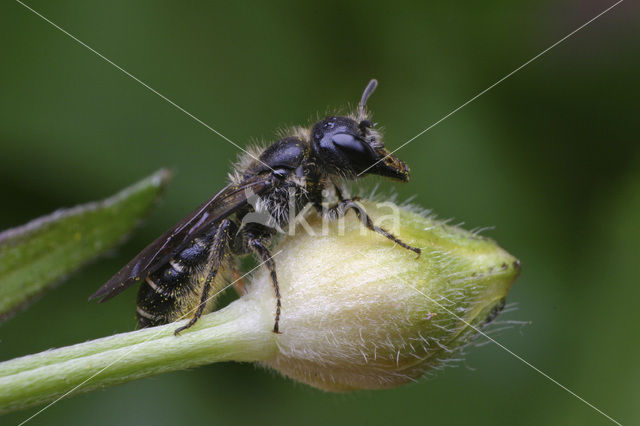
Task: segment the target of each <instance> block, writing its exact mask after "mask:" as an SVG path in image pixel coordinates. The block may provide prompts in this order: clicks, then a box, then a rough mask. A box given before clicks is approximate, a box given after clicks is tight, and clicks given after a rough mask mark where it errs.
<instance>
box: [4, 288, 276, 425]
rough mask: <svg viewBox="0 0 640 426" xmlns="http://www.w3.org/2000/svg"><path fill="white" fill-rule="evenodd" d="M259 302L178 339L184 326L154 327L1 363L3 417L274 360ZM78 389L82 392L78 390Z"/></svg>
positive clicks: (242, 304)
mask: <svg viewBox="0 0 640 426" xmlns="http://www.w3.org/2000/svg"><path fill="white" fill-rule="evenodd" d="M263 316H264V313H263V312H262V310H261V309H259V308H258V307H257V306H256V305H255V302H254V300H253V299H251V298H249V299H239V300H237V301H235V302H233V303H231V304H230V305H229V306H228V307H227V308H225V309H222V310H220V311H217V312H214V313H212V314H210V315H206V316H204V317H203V318H202V319H201V320H200V321H198V323H197V324H196V325H195V326H194V327H192V328H191V329H189V330H187V331H185V332H183V333H182V334H181V335H180V336H178V337H176V336H174V334H173V332H174V330H175V329H176V328H177V327H178V326H179V323H173V324H168V325H165V326H160V327H154V328H149V329H144V330H138V331H133V332H129V333H123V334H118V335H115V336H110V337H106V338H102V339H97V340H93V341H89V342H85V343H80V344H77V345H73V346H68V347H65V348H60V349H54V350H49V351H45V352H42V353H39V354H34V355H29V356H25V357H22V358H17V359H14V360H10V361H5V362H3V363H0V413H1V412H7V411H11V410H15V409H18V408H24V407H27V406H30V405H35V404H41V403H44V402H47V401H52V400H55V399H56V398H59V397H61V396H63V395H65V394H66V393H68V392H69V391H71V390H72V389H73V393H76V392H86V391H89V390H93V389H96V388H101V387H106V386H111V385H115V384H119V383H124V382H128V381H131V380H135V379H139V378H142V377H147V376H151V375H154V374H159V373H164V372H167V371H174V370H181V369H186V368H190V367H195V366H198V365H203V364H209V363H212V362H220V361H229V360H233V361H260V360H264V359H266V358H268V357H270V356H272V355H273V353H274V352H275V350H276V341H275V338H274V334H273V332H272V331H271V330H270V328H269V326H268V325H269V324H270V323H271V322H272V321H269V320H265V318H264V317H263ZM76 387H77V389H76Z"/></svg>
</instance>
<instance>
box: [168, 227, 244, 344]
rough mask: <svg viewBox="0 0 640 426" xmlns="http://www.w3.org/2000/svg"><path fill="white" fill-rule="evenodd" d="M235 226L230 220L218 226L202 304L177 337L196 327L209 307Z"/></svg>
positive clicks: (203, 290) (201, 300)
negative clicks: (212, 285)
mask: <svg viewBox="0 0 640 426" xmlns="http://www.w3.org/2000/svg"><path fill="white" fill-rule="evenodd" d="M234 225H235V224H234V223H233V222H232V221H231V220H229V219H225V220H223V221H222V222H220V225H218V230H217V231H216V233H215V235H214V237H213V242H212V244H211V249H210V251H209V255H208V257H207V270H208V271H209V273H208V274H207V278H206V279H205V281H204V286H203V287H202V293H201V294H200V304H199V305H198V308H197V309H196V312H195V314H194V315H193V317H192V318H191V319H190V320H189V322H188V323H187V324H185V325H183V326H182V327H178V328H177V329H176V330H175V331H174V332H173V334H175V335H176V336H177V335H178V334H180V332H182V331H184V330H186V329H187V328H189V327H191V326H192V325H194V324H195V323H196V322H197V321H198V320H199V319H200V317H201V316H202V314H203V312H204V309H205V307H206V306H207V302H208V301H209V299H210V298H209V291H210V290H211V284H212V283H213V280H215V278H216V275H218V268H219V267H220V264H221V263H222V260H223V258H224V255H225V252H226V249H227V247H228V245H229V241H230V237H231V235H233V232H232V228H233V227H234ZM214 296H215V295H214ZM212 297H213V296H212Z"/></svg>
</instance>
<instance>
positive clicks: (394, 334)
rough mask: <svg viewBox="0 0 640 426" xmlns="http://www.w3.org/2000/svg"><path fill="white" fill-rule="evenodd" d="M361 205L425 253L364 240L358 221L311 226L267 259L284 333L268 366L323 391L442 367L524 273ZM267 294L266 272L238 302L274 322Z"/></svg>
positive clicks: (491, 247) (494, 255) (478, 246)
mask: <svg viewBox="0 0 640 426" xmlns="http://www.w3.org/2000/svg"><path fill="white" fill-rule="evenodd" d="M363 205H364V207H365V209H366V211H367V213H368V214H369V215H370V216H371V217H372V219H373V220H374V222H376V224H377V225H379V226H382V227H385V228H386V229H388V230H390V231H392V232H393V233H394V234H395V235H396V236H398V237H399V238H400V239H401V240H402V241H404V242H405V243H407V244H409V245H411V246H413V247H418V248H420V249H421V250H422V254H421V255H420V256H419V257H417V256H416V254H415V253H414V252H411V251H409V250H406V249H404V248H402V247H400V246H398V245H395V244H394V243H393V242H392V241H390V240H388V239H386V238H385V237H383V236H381V235H379V234H377V233H375V232H372V231H370V230H367V229H365V228H364V226H363V225H362V224H361V223H360V221H359V220H358V219H357V217H356V215H355V214H353V212H349V213H348V214H347V216H346V219H345V223H344V224H341V223H340V222H339V221H336V222H332V223H330V224H328V225H327V224H326V223H324V224H323V222H322V220H321V219H320V218H317V217H316V215H312V216H310V217H309V218H307V221H308V224H309V226H308V227H305V229H306V230H307V231H308V230H309V229H311V230H312V231H313V234H315V235H311V234H310V233H309V232H305V231H302V232H298V233H297V234H296V235H295V236H288V237H285V238H284V239H283V240H282V241H280V243H279V244H278V247H277V248H276V249H275V250H274V253H278V255H276V256H275V258H274V260H275V262H276V265H277V271H278V280H279V285H280V292H281V295H282V316H281V319H280V330H281V332H282V333H281V334H278V335H274V338H275V339H276V343H277V347H278V350H276V351H273V354H272V355H270V356H269V358H268V359H266V360H265V361H264V364H266V365H268V366H269V367H271V368H273V369H275V370H277V371H279V372H280V373H282V374H284V375H286V376H289V377H291V378H294V379H296V380H299V381H301V382H304V383H307V384H309V385H311V386H314V387H317V388H321V389H325V390H330V391H348V390H354V389H381V388H390V387H395V386H398V385H401V384H403V383H406V382H409V381H414V380H416V379H418V378H419V377H420V376H422V375H423V374H424V373H426V372H428V371H429V370H432V369H434V368H437V367H439V366H441V365H442V364H443V362H445V361H446V360H447V359H449V358H451V357H452V355H453V353H454V352H455V351H456V349H460V348H461V347H462V346H463V345H465V344H466V343H468V342H469V340H470V338H471V337H473V336H474V335H475V334H477V327H480V326H482V325H483V324H484V323H486V322H488V321H491V320H492V319H493V318H495V316H496V315H497V313H499V311H500V310H501V309H502V307H503V306H504V300H505V296H506V294H507V292H508V291H509V289H510V288H511V285H512V284H513V282H514V280H515V278H516V277H517V275H518V272H519V262H518V261H517V260H516V259H515V258H514V257H513V256H511V255H510V254H509V253H507V252H506V251H504V250H503V249H502V248H500V247H499V246H498V245H497V244H496V243H495V242H493V241H492V240H490V239H487V238H484V237H481V236H478V235H476V234H473V233H470V232H467V231H464V230H462V229H460V228H457V227H454V226H449V225H446V224H445V223H443V222H441V221H437V220H435V219H433V218H430V217H427V216H425V215H422V214H418V213H415V212H412V211H410V210H409V209H404V208H398V207H397V206H395V205H393V204H391V203H383V204H377V205H376V204H375V203H373V202H365V203H363ZM389 209H391V211H392V212H395V213H397V217H396V219H397V218H399V220H397V221H396V222H395V223H390V222H389V220H388V219H392V218H393V217H392V216H391V215H389V212H390V210H389ZM385 218H386V219H387V220H386V221H385V220H384V219H385ZM381 219H382V222H381V221H380V220H381ZM341 225H344V229H341ZM394 225H395V226H394ZM327 226H328V229H327ZM323 227H324V232H323ZM327 231H328V232H327ZM342 231H343V232H342ZM341 234H342V235H341ZM273 293H274V292H273V287H272V285H271V282H270V280H269V274H268V272H267V271H266V270H261V271H260V272H259V273H258V274H257V275H256V276H255V278H254V279H253V282H252V284H251V287H250V290H249V292H248V294H247V295H245V296H244V297H243V299H249V300H251V302H253V303H252V304H255V306H259V309H260V310H261V311H262V312H263V313H264V314H265V315H264V318H273V313H274V307H275V299H274V295H273ZM249 300H247V301H249Z"/></svg>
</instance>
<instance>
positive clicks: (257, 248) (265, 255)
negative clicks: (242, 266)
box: [248, 238, 282, 334]
mask: <svg viewBox="0 0 640 426" xmlns="http://www.w3.org/2000/svg"><path fill="white" fill-rule="evenodd" d="M248 244H249V247H250V248H251V250H252V251H253V252H254V253H255V254H256V255H257V256H258V257H259V258H260V260H261V261H262V262H263V263H264V264H265V265H266V266H267V268H268V269H269V272H270V274H271V283H272V284H273V289H274V290H275V292H276V321H275V323H274V324H273V332H274V333H278V334H279V333H280V329H279V323H280V309H281V307H282V303H281V302H280V287H278V276H277V275H276V263H275V262H274V261H273V257H271V253H270V252H269V249H268V248H267V247H266V246H265V245H264V244H263V243H262V241H260V240H259V239H257V238H251V239H249V242H248Z"/></svg>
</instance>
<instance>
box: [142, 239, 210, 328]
mask: <svg viewBox="0 0 640 426" xmlns="http://www.w3.org/2000/svg"><path fill="white" fill-rule="evenodd" d="M205 241H206V240H205ZM205 241H202V240H200V239H198V238H196V239H194V241H193V243H192V244H191V245H190V246H189V247H187V248H185V249H184V250H183V251H182V252H180V253H179V254H178V255H177V256H176V257H175V258H173V259H171V260H170V261H169V262H167V264H166V265H164V266H163V267H162V268H160V269H159V270H158V271H156V272H154V273H153V274H151V275H149V276H148V277H147V278H146V279H145V280H144V281H143V282H142V283H141V284H140V290H138V301H137V306H136V317H137V319H138V326H139V327H140V328H144V327H153V326H156V325H162V324H167V323H170V322H173V321H175V320H177V319H178V316H179V314H180V313H181V312H182V311H183V308H184V306H183V301H184V300H186V298H188V296H189V293H192V292H193V291H195V290H196V285H195V282H196V280H194V279H192V276H193V275H194V274H195V269H196V268H197V266H198V265H201V264H202V263H203V262H206V260H207V255H208V251H209V245H208V244H207V243H206V242H205Z"/></svg>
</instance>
